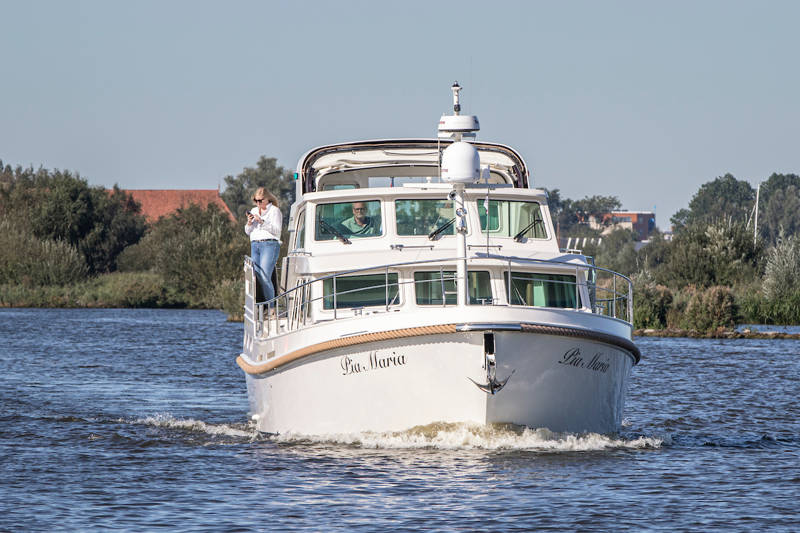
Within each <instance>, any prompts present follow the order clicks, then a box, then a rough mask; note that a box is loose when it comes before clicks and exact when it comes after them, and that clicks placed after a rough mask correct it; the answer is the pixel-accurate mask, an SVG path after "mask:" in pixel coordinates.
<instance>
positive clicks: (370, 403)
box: [243, 331, 634, 435]
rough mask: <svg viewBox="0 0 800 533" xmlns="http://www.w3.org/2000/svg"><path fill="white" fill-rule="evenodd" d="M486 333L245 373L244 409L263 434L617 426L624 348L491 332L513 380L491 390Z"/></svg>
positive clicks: (369, 347)
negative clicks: (456, 426)
mask: <svg viewBox="0 0 800 533" xmlns="http://www.w3.org/2000/svg"><path fill="white" fill-rule="evenodd" d="M486 334H487V332H484V331H458V332H453V333H445V334H435V335H424V336H414V337H405V338H398V339H389V340H380V341H376V342H367V343H363V344H358V345H354V346H346V347H341V348H333V349H328V350H324V351H320V352H317V353H314V354H312V355H307V356H304V357H301V358H298V359H297V360H295V361H292V362H290V363H288V364H285V365H281V366H279V367H277V368H275V369H273V370H270V371H268V372H265V373H260V374H259V373H248V374H247V389H248V397H249V400H250V411H251V414H252V415H253V418H254V420H256V421H257V426H258V429H259V430H261V431H264V432H268V433H287V432H293V433H300V434H314V435H319V434H332V433H353V432H360V431H367V430H369V431H399V430H404V429H408V428H411V427H414V426H418V425H427V424H430V423H434V422H466V423H476V424H487V423H512V424H518V425H525V426H529V427H536V428H538V427H546V428H548V429H550V430H552V431H559V432H561V431H564V432H576V433H577V432H585V431H591V432H597V433H614V432H616V431H618V430H619V428H620V424H621V421H622V411H623V406H624V403H625V393H626V384H627V378H628V375H629V373H630V369H631V366H632V365H633V364H634V358H633V356H632V355H631V354H630V353H629V352H628V351H627V350H625V349H623V348H621V347H618V346H615V345H614V344H612V343H605V342H602V341H600V340H595V339H591V338H581V337H576V336H561V335H548V334H541V333H534V332H527V331H493V332H491V333H489V334H490V335H493V341H494V342H493V345H494V346H493V348H494V355H495V359H496V378H497V380H498V381H500V382H502V381H503V380H505V379H506V378H507V377H508V376H511V377H510V379H509V380H508V382H507V383H506V385H505V386H504V387H503V388H502V389H501V390H499V391H497V392H496V393H495V394H490V393H487V392H484V391H483V390H481V389H480V388H479V387H478V386H477V384H485V383H487V368H486V367H487V357H486V346H485V342H484V341H485V338H484V335H486ZM243 358H244V361H245V363H250V364H252V363H255V362H254V361H252V360H248V359H249V358H247V357H246V355H245V354H243ZM512 373H513V375H512Z"/></svg>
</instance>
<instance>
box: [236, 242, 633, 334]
mask: <svg viewBox="0 0 800 533" xmlns="http://www.w3.org/2000/svg"><path fill="white" fill-rule="evenodd" d="M464 259H466V260H467V261H468V262H470V263H472V264H473V265H475V264H476V263H478V262H480V260H482V259H489V260H492V259H493V260H501V261H503V263H505V266H504V267H503V268H504V270H505V271H506V275H507V278H506V279H507V280H508V281H507V294H506V298H507V300H506V302H505V303H504V304H503V303H500V302H499V301H498V300H497V298H495V297H494V296H493V297H492V299H491V301H490V302H489V304H488V305H503V306H513V307H533V305H529V303H527V302H526V301H525V298H524V297H523V295H522V294H520V293H519V290H518V289H517V288H516V287H514V285H515V284H514V283H513V282H512V280H515V279H516V280H520V279H528V278H519V277H516V276H512V268H513V266H514V265H520V264H538V265H544V266H555V267H558V268H559V269H563V270H567V268H568V269H569V270H572V269H574V272H575V281H574V285H575V307H574V309H575V310H576V311H577V310H579V309H582V308H583V309H586V308H588V309H589V310H590V311H591V312H592V313H594V314H603V315H606V316H610V317H613V318H617V319H620V320H623V321H625V322H628V323H631V322H632V321H633V320H632V319H633V283H632V281H631V280H630V278H628V277H627V276H624V275H622V274H619V273H617V272H614V271H612V270H609V269H606V268H602V267H598V266H595V265H592V264H587V263H573V262H567V261H558V260H553V259H538V258H526V257H515V256H500V255H494V254H485V253H483V254H476V255H473V256H471V257H466V258H464V257H449V258H436V259H423V260H416V261H403V262H397V263H388V264H384V265H374V266H368V267H361V268H355V269H350V270H345V271H340V272H334V273H332V274H328V275H325V276H322V277H319V278H315V279H311V280H307V281H303V282H300V283H297V284H296V285H295V286H294V287H292V288H290V289H288V290H286V291H285V292H283V293H282V294H279V295H277V296H275V297H274V298H272V299H271V300H269V301H266V302H255V301H254V302H253V303H254V305H255V306H256V308H255V309H254V311H256V312H255V313H253V314H254V316H255V317H258V319H259V321H262V320H265V321H266V327H264V328H263V329H262V330H261V331H263V332H265V333H266V334H267V335H270V334H272V333H276V334H277V333H278V332H279V330H280V329H281V328H283V329H284V330H285V331H291V330H294V329H298V328H300V327H303V326H304V325H306V324H307V323H308V319H309V317H310V316H311V310H312V307H311V306H312V304H314V303H315V302H318V301H319V300H326V299H332V300H333V302H332V303H333V307H332V311H333V313H332V315H333V320H338V319H339V318H340V313H339V312H338V309H339V296H342V295H344V294H350V293H355V292H360V291H365V290H368V289H376V288H379V287H383V288H384V305H385V309H386V311H387V312H388V311H389V310H390V308H391V307H392V306H394V305H397V304H396V303H395V302H397V300H398V298H399V296H400V294H401V291H400V287H401V286H402V285H408V284H413V285H416V284H417V283H421V284H424V283H431V284H432V283H439V284H440V288H441V298H442V307H447V306H448V305H450V306H453V305H456V304H448V303H447V294H446V290H445V281H446V280H445V275H444V271H445V270H444V269H445V268H446V266H445V265H442V264H441V263H453V262H455V261H462V260H464ZM245 263H249V264H250V265H252V266H254V267H255V266H256V265H255V264H254V263H253V262H252V259H251V258H250V257H245ZM430 263H439V265H438V270H439V279H438V280H436V279H432V280H419V281H417V280H414V279H412V280H410V281H401V280H400V279H399V277H398V278H397V281H395V282H392V283H390V282H389V273H390V272H389V270H390V269H400V268H403V267H409V266H420V265H425V264H430ZM486 266H487V267H490V266H497V265H486ZM453 268H455V266H453ZM381 271H383V272H381ZM367 272H369V273H373V274H377V275H380V274H383V276H382V277H383V278H384V279H383V282H384V283H383V285H380V284H379V283H378V284H374V285H370V286H368V287H359V288H357V289H348V290H345V291H341V292H340V291H339V290H338V289H337V278H342V277H345V276H351V275H354V274H359V273H367ZM581 272H584V273H585V276H581V275H580V274H581ZM601 276H603V277H604V278H605V276H610V278H611V279H610V280H609V279H607V278H606V279H601ZM581 278H583V279H581ZM617 278H619V279H620V280H621V281H622V282H623V286H625V287H626V288H627V290H624V289H623V290H620V291H619V292H618V290H617ZM326 280H332V288H333V292H332V294H325V291H324V290H322V291H321V296H317V297H312V294H313V291H312V286H313V285H314V284H322V285H317V286H318V287H319V286H324V283H325V281H326ZM533 281H536V280H533ZM547 283H553V284H561V285H571V284H573V282H571V281H563V280H548V281H547ZM391 287H396V290H397V294H395V295H394V296H390V294H389V291H390V288H391ZM582 288H586V290H587V296H588V300H586V301H583V302H582V301H581V300H582V299H583V298H582V297H581V295H582V292H581V290H582ZM512 290H513V291H515V292H516V295H517V297H518V301H519V302H523V304H522V305H520V304H514V303H513V302H514V301H515V300H514V299H512ZM437 305H438V304H437ZM281 307H282V308H283V309H281ZM323 307H324V306H323ZM379 307H384V306H380V305H379ZM353 308H354V309H355V307H353ZM362 308H363V306H362ZM324 311H328V310H324ZM281 319H285V323H284V324H281V323H280V321H281ZM329 319H330V315H327V317H326V320H329ZM273 326H274V327H273Z"/></svg>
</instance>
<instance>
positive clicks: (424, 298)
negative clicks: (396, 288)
mask: <svg viewBox="0 0 800 533" xmlns="http://www.w3.org/2000/svg"><path fill="white" fill-rule="evenodd" d="M467 290H468V293H469V303H470V304H472V305H486V304H491V303H492V301H493V300H492V284H491V281H490V277H489V273H488V272H486V271H477V272H473V271H469V272H467ZM414 291H415V293H416V297H417V305H442V303H443V301H444V304H446V305H455V304H456V303H457V302H458V295H457V293H456V273H455V272H454V271H452V270H445V271H443V272H442V271H439V270H435V271H432V272H414Z"/></svg>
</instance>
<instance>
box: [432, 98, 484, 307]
mask: <svg viewBox="0 0 800 533" xmlns="http://www.w3.org/2000/svg"><path fill="white" fill-rule="evenodd" d="M450 89H451V90H452V91H453V114H452V115H442V118H441V119H440V120H439V132H438V136H439V138H440V139H452V140H453V143H452V144H451V145H450V146H448V147H447V148H445V149H444V151H443V152H442V157H441V168H440V174H441V177H442V181H444V182H446V183H450V184H452V185H453V189H452V190H451V191H450V192H449V193H448V195H447V197H448V199H450V200H451V201H452V202H453V204H454V205H453V207H454V209H453V215H454V218H455V224H456V232H457V233H458V236H457V238H456V242H457V254H458V257H459V259H458V262H457V263H456V289H457V292H458V300H457V301H458V305H459V306H462V305H467V302H469V287H468V285H467V211H466V209H465V208H464V186H465V185H466V184H467V183H475V182H476V181H478V179H480V177H481V160H480V156H479V155H478V150H477V149H476V148H475V147H474V146H472V145H471V144H470V143H468V142H466V141H465V140H464V138H465V137H466V138H473V139H474V138H475V132H477V131H478V130H480V124H479V123H478V117H476V116H474V115H462V114H461V99H460V94H459V93H460V92H461V86H460V85H459V84H458V82H455V83H454V84H453V86H452V87H450Z"/></svg>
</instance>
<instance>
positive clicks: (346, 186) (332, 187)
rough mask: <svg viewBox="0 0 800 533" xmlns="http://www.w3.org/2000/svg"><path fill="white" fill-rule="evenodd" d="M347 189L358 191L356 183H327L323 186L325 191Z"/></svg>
mask: <svg viewBox="0 0 800 533" xmlns="http://www.w3.org/2000/svg"><path fill="white" fill-rule="evenodd" d="M347 189H358V185H356V184H355V183H326V184H324V185H323V186H322V190H323V191H343V190H347Z"/></svg>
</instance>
